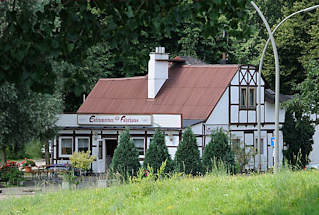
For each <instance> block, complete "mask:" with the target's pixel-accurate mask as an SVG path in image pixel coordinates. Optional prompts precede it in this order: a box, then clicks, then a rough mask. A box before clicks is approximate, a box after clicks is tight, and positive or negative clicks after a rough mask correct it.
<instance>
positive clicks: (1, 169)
mask: <svg viewBox="0 0 319 215" xmlns="http://www.w3.org/2000/svg"><path fill="white" fill-rule="evenodd" d="M19 165H20V164H19V163H18V162H15V161H7V162H6V163H5V164H4V165H3V166H0V180H1V181H3V182H6V183H9V184H14V185H19V184H20V182H22V180H23V172H21V171H20V170H19Z"/></svg>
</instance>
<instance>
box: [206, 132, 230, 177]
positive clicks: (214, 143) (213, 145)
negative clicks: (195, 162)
mask: <svg viewBox="0 0 319 215" xmlns="http://www.w3.org/2000/svg"><path fill="white" fill-rule="evenodd" d="M210 138H211V140H210V141H209V143H208V144H207V145H206V146H205V149H204V152H203V157H202V159H203V165H204V168H205V170H206V171H211V170H212V167H213V166H214V165H217V167H218V164H219V163H220V162H222V163H223V165H224V166H226V168H227V169H228V170H232V169H233V168H234V164H235V156H234V152H233V150H232V148H231V146H230V144H229V138H228V136H227V134H226V133H225V132H224V130H223V129H222V128H219V129H217V130H215V131H212V133H211V135H210ZM213 162H216V163H215V164H214V163H213Z"/></svg>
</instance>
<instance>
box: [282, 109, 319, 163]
mask: <svg viewBox="0 0 319 215" xmlns="http://www.w3.org/2000/svg"><path fill="white" fill-rule="evenodd" d="M296 109H298V108H297V107H296V108H294V109H292V108H289V109H288V110H287V111H286V115H285V123H284V126H283V128H282V131H283V136H284V143H286V144H287V147H288V149H287V150H284V151H283V153H284V156H285V158H286V159H287V160H288V163H289V164H290V165H293V166H294V167H295V168H304V167H305V165H306V164H308V162H309V154H310V152H311V151H312V144H313V139H312V136H313V134H314V132H315V129H314V125H313V123H312V122H311V120H310V118H309V116H306V115H303V114H302V109H299V111H294V110H296Z"/></svg>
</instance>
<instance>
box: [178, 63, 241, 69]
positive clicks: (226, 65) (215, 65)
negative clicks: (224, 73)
mask: <svg viewBox="0 0 319 215" xmlns="http://www.w3.org/2000/svg"><path fill="white" fill-rule="evenodd" d="M239 66H241V64H193V65H191V64H190V65H182V67H214V68H215V67H239Z"/></svg>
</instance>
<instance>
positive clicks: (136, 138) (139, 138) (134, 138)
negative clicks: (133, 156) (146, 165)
mask: <svg viewBox="0 0 319 215" xmlns="http://www.w3.org/2000/svg"><path fill="white" fill-rule="evenodd" d="M132 140H133V142H134V140H143V148H144V154H143V155H140V153H139V154H138V157H139V158H144V157H145V138H144V137H133V138H132ZM134 146H135V143H134ZM135 147H136V146H135Z"/></svg>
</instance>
